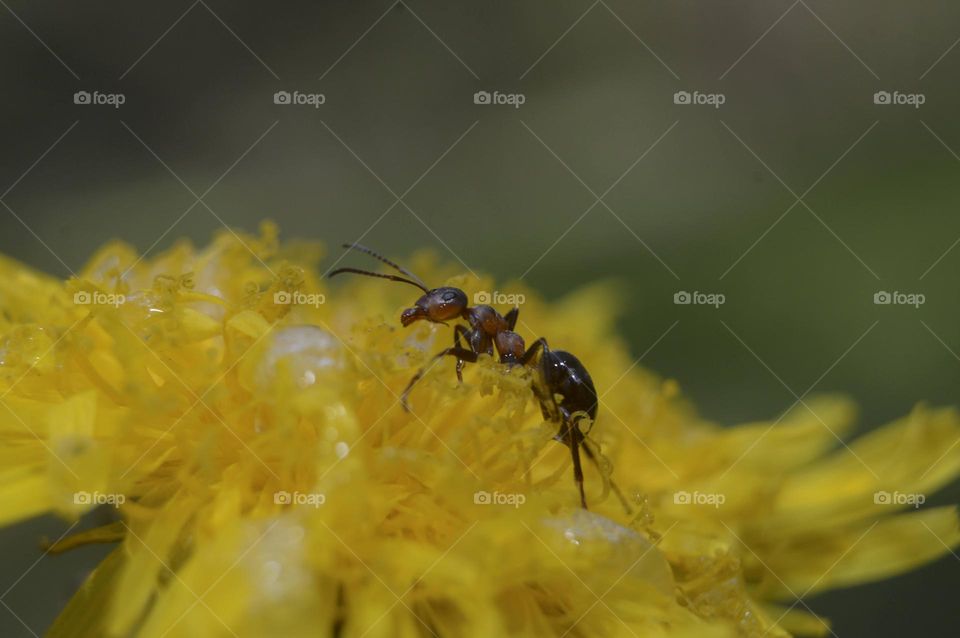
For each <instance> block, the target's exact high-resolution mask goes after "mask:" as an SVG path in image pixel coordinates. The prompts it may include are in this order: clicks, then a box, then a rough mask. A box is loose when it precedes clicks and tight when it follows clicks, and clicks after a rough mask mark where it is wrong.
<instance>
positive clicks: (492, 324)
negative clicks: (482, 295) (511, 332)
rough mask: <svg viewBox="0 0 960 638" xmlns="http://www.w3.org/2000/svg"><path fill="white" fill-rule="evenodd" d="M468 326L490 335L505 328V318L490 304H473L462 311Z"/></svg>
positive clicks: (494, 334)
mask: <svg viewBox="0 0 960 638" xmlns="http://www.w3.org/2000/svg"><path fill="white" fill-rule="evenodd" d="M464 314H465V315H466V319H467V321H469V322H470V327H471V328H473V329H474V330H480V331H481V332H483V333H484V334H486V335H489V336H490V337H494V336H496V335H497V334H498V333H500V332H503V331H504V330H506V329H507V322H506V320H505V319H504V318H503V317H502V316H501V315H500V313H499V312H497V311H496V310H495V309H494V308H493V307H492V306H485V305H481V306H473V307H472V308H468V309H467V310H466V312H465V313H464Z"/></svg>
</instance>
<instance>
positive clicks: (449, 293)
mask: <svg viewBox="0 0 960 638" xmlns="http://www.w3.org/2000/svg"><path fill="white" fill-rule="evenodd" d="M456 298H457V293H455V292H453V291H452V290H448V291H447V292H445V293H443V300H444V301H446V302H450V301H453V300H454V299H456Z"/></svg>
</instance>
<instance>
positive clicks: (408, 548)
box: [0, 225, 960, 637]
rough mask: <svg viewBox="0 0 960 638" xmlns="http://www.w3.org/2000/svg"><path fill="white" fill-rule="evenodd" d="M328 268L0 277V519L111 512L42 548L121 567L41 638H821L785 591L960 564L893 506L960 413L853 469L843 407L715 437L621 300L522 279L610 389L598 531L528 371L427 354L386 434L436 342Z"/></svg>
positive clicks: (949, 540)
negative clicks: (561, 293) (620, 323)
mask: <svg viewBox="0 0 960 638" xmlns="http://www.w3.org/2000/svg"><path fill="white" fill-rule="evenodd" d="M321 254H322V253H321V251H320V249H319V248H318V247H317V246H314V245H310V244H295V245H294V244H291V245H283V246H281V245H280V244H279V243H278V241H277V238H276V231H275V229H274V228H273V227H271V226H269V225H266V226H264V228H263V229H262V231H261V233H260V234H259V235H257V236H237V235H234V234H232V233H225V234H223V235H221V236H219V237H218V238H216V239H215V241H213V242H212V243H211V244H210V245H209V246H207V247H205V248H202V249H196V248H194V247H192V246H190V245H189V244H187V243H180V244H177V245H176V246H175V247H173V248H171V249H170V250H168V251H166V252H165V253H163V254H160V255H156V256H149V255H148V256H141V255H138V254H137V253H136V252H135V251H134V250H133V249H131V248H130V247H128V246H125V245H123V244H119V243H115V244H111V245H108V246H106V247H105V248H103V249H102V250H100V251H99V252H98V253H97V254H96V255H94V257H93V258H92V259H91V261H90V263H89V264H88V265H87V266H86V268H84V269H83V271H82V272H81V273H79V276H78V277H77V278H76V279H73V280H71V281H69V282H67V283H66V284H64V283H63V282H61V281H58V280H55V279H53V278H50V277H47V276H45V275H43V274H40V273H37V272H34V271H31V270H30V269H28V268H26V267H24V266H22V265H20V264H17V263H14V262H12V261H10V260H8V259H5V258H0V309H2V311H3V312H2V313H0V327H2V329H3V330H2V332H3V335H4V339H3V342H2V344H0V354H2V356H0V360H2V365H0V395H2V399H0V403H2V405H3V410H0V437H2V440H3V442H4V445H3V447H2V450H3V452H2V454H3V459H2V460H3V463H2V466H0V467H2V468H3V469H2V470H0V472H2V474H0V523H3V524H10V523H13V522H15V521H19V520H23V519H25V518H28V517H31V516H36V515H38V514H41V513H44V512H56V513H59V514H60V515H62V516H63V517H65V518H67V519H76V518H77V517H79V516H80V515H81V514H83V513H84V512H86V511H89V510H90V509H92V508H93V507H95V506H97V505H98V504H107V505H108V506H115V507H117V509H118V518H117V521H116V522H115V523H113V524H111V525H108V526H105V527H102V528H99V529H96V530H93V531H91V532H85V533H81V534H77V535H74V536H71V537H67V538H65V539H62V540H61V541H59V542H57V543H56V544H54V546H52V547H51V548H50V549H51V551H53V552H59V551H64V550H66V549H69V548H70V547H72V546H76V545H78V544H82V543H87V542H114V543H116V547H115V549H114V550H113V552H112V553H111V554H110V555H109V557H108V558H107V559H106V560H105V561H104V562H103V563H102V564H101V565H100V566H99V567H98V568H97V569H96V571H95V572H94V573H93V574H92V575H91V576H90V578H89V580H88V581H87V582H86V583H85V584H84V585H83V587H82V588H81V590H80V591H79V592H78V593H77V594H76V596H75V597H74V599H73V600H72V602H71V603H70V604H69V605H68V607H67V608H66V609H65V610H64V611H63V613H62V614H61V616H60V618H59V619H58V621H57V622H56V624H55V625H54V627H53V629H52V631H51V634H52V635H53V636H127V635H137V636H149V637H154V636H156V637H159V636H177V635H184V636H214V635H227V636H229V635H236V636H263V635H282V636H299V635H304V636H306V635H310V636H313V635H335V636H354V637H361V636H371V637H373V636H426V635H436V636H484V637H485V636H495V635H517V636H565V635H566V636H596V635H602V636H691V637H693V636H696V637H700V636H708V637H709V636H762V635H771V636H783V635H787V632H788V631H791V632H802V633H822V632H823V631H825V629H826V625H825V624H823V621H821V620H819V619H818V618H816V617H814V616H813V615H812V614H811V613H809V611H808V610H807V609H806V607H805V604H803V603H802V601H801V602H800V604H797V600H798V597H802V596H805V595H807V594H810V593H813V592H819V591H821V590H824V589H829V588H831V587H838V586H846V585H851V584H855V583H861V582H865V581H869V580H876V579H881V578H885V577H888V576H890V575H891V574H895V573H898V572H902V571H904V570H908V569H911V568H913V567H915V566H917V565H919V564H922V563H924V562H927V561H930V560H933V559H935V558H937V557H938V556H940V555H942V554H944V553H945V552H946V551H947V550H948V548H952V547H956V546H957V545H958V544H960V532H958V528H957V518H956V515H955V512H954V510H953V508H924V509H921V510H919V511H914V508H913V507H911V506H912V505H917V504H918V502H917V501H918V500H923V499H924V498H925V497H926V495H929V494H932V493H933V492H934V491H935V490H936V489H938V488H939V487H941V486H942V485H944V484H945V483H947V482H948V481H950V480H952V479H954V478H956V477H957V475H958V474H960V447H958V446H955V445H954V444H955V443H956V441H957V439H958V438H960V420H958V417H957V414H956V413H955V412H954V411H953V410H949V409H929V408H924V407H919V408H917V409H916V410H915V411H914V412H913V413H912V414H910V415H909V416H907V417H905V418H904V419H902V420H900V421H898V422H895V423H893V424H890V425H888V426H886V427H884V428H882V429H878V430H875V431H874V432H872V433H871V434H868V435H865V436H863V437H860V438H858V439H856V440H854V441H853V442H851V443H850V445H849V448H847V447H842V446H838V445H837V441H838V437H841V438H842V437H843V436H844V435H846V434H848V433H849V431H850V427H851V424H852V422H853V416H854V415H853V413H854V410H853V408H852V406H851V405H850V404H849V403H848V402H846V401H845V400H844V399H842V398H837V397H824V398H821V399H819V400H816V401H811V402H810V403H809V409H807V408H806V407H803V406H801V407H800V408H798V409H796V410H795V411H793V412H792V413H790V414H789V415H788V416H787V417H786V418H784V419H782V420H780V421H779V422H772V423H753V424H746V425H743V426H740V427H735V428H720V427H718V426H716V425H714V424H711V423H709V422H707V421H705V420H703V419H702V418H700V417H698V416H697V415H696V413H695V412H693V411H692V409H691V408H690V407H689V406H688V405H687V404H686V403H685V402H684V401H683V400H682V399H681V398H680V396H679V393H678V390H677V386H676V384H675V383H673V382H670V381H662V380H660V379H658V378H657V377H655V376H654V375H652V374H651V373H649V372H647V371H644V370H642V369H640V368H638V367H631V364H632V361H631V360H630V357H629V356H628V355H627V354H626V348H625V347H624V344H623V343H622V342H621V341H619V340H618V339H616V338H615V337H611V336H610V335H611V334H612V332H613V324H612V322H613V319H614V314H615V312H616V303H615V299H616V294H615V291H614V290H612V289H611V288H609V287H607V286H602V285H601V286H593V287H590V288H587V289H584V290H581V291H578V292H574V293H572V294H571V295H570V296H569V297H567V298H566V299H564V300H561V301H560V302H557V303H553V304H546V303H545V302H543V301H542V300H541V299H540V298H538V297H537V296H536V295H535V294H534V293H533V292H532V291H530V290H527V289H524V288H523V287H522V286H520V285H519V284H517V285H511V287H510V289H511V290H513V291H516V292H517V293H519V294H523V295H524V296H525V303H524V305H523V307H522V312H521V316H520V319H521V321H520V324H519V326H518V331H519V332H521V333H522V334H524V335H525V336H526V337H527V339H528V341H530V342H532V339H533V337H535V336H540V335H546V336H548V337H549V339H550V343H551V344H552V345H553V346H555V347H560V348H563V349H566V350H569V351H571V352H574V353H576V354H577V355H578V356H580V358H581V359H582V360H583V361H584V363H585V364H586V365H587V367H588V369H589V370H590V372H591V374H592V375H593V378H594V380H595V382H596V384H597V387H598V388H599V390H600V394H601V395H602V403H601V407H600V412H599V417H598V421H597V423H596V424H595V427H593V426H591V430H590V434H589V438H590V445H591V446H592V449H594V450H599V451H601V452H602V457H601V462H600V463H599V468H598V467H595V466H591V465H589V464H587V465H586V466H585V471H586V474H587V477H586V487H587V500H588V502H589V503H590V506H591V509H590V511H584V510H582V509H580V508H579V507H578V501H579V498H578V495H577V491H576V488H575V486H574V483H573V480H572V476H571V470H570V453H569V450H567V448H565V447H564V446H563V445H561V444H559V443H557V442H555V441H554V440H553V439H552V437H553V435H554V434H555V433H556V429H557V426H556V425H555V424H551V423H544V422H543V418H542V415H541V412H540V409H539V406H538V405H537V404H536V402H535V401H534V399H533V397H532V393H531V392H530V375H529V374H528V373H527V372H526V371H525V370H523V369H519V368H516V369H512V370H506V369H505V368H503V367H502V366H500V365H499V364H497V363H495V362H494V361H492V360H491V359H490V358H489V357H482V358H481V361H480V362H479V363H478V364H477V365H471V366H468V368H467V370H466V380H465V383H464V384H463V385H458V384H457V382H456V378H455V375H454V371H453V362H452V361H441V362H440V363H439V364H438V365H436V366H435V367H434V368H432V369H430V371H429V372H428V373H427V374H426V376H425V377H424V379H423V380H422V381H421V383H420V384H419V385H418V386H417V387H416V389H415V391H414V392H413V394H412V395H411V404H412V409H413V411H412V413H408V412H406V411H404V409H403V408H402V406H401V405H400V403H399V394H400V393H401V392H402V390H403V388H404V387H405V385H406V383H407V381H408V380H409V379H410V377H411V376H412V375H413V373H414V372H415V371H416V370H417V369H419V368H420V367H421V366H423V365H425V364H426V363H428V361H429V358H430V356H431V355H432V354H433V353H435V352H436V351H438V350H440V349H441V348H443V347H447V346H449V345H451V343H452V335H451V330H450V328H449V327H444V326H441V325H436V324H426V323H423V322H421V323H418V324H415V325H414V326H411V327H409V328H406V329H404V328H401V327H400V325H399V321H398V318H399V312H400V310H401V309H402V308H403V307H405V306H408V305H410V301H412V296H413V295H411V293H412V292H413V291H412V289H410V288H408V287H405V286H398V285H396V284H389V283H386V282H383V281H380V280H371V279H366V278H359V277H355V278H343V280H342V281H337V284H338V285H336V286H329V285H328V282H327V281H325V280H322V279H321V278H320V273H319V271H318V270H317V268H316V264H317V262H318V260H319V257H320V256H321ZM412 266H413V270H414V271H415V272H417V273H419V274H421V275H422V276H424V278H425V279H426V280H427V281H429V282H431V283H433V284H435V285H439V284H441V283H442V282H445V283H447V284H450V285H455V286H459V287H461V288H463V289H464V290H466V292H467V293H468V295H470V296H471V298H472V295H473V294H475V293H476V292H478V291H480V290H492V289H494V286H493V283H492V282H491V281H489V280H480V281H477V280H475V279H472V278H468V277H465V276H464V275H462V274H458V272H457V271H456V270H455V269H452V268H451V267H449V266H442V265H438V264H436V263H434V262H433V260H432V259H431V258H430V257H429V256H420V257H418V258H417V259H415V261H414V263H413V264H412ZM414 294H415V293H414ZM584 307H590V308H591V309H593V310H592V311H591V315H590V317H589V319H587V318H584V317H583V315H582V311H581V309H582V308H584ZM625 370H628V372H627V373H626V374H624V371H625ZM608 475H609V476H610V477H612V478H613V479H614V480H615V481H616V482H617V483H618V484H619V486H620V488H621V489H622V490H623V492H624V493H625V494H626V495H627V498H628V500H629V501H630V502H631V503H632V506H631V509H632V513H630V514H628V513H627V512H626V511H624V509H623V508H622V507H621V505H620V503H619V502H618V501H617V499H615V498H607V495H608V492H609V489H608V488H609V482H608V481H607V480H605V477H606V476H608ZM905 511H906V513H904V512H905Z"/></svg>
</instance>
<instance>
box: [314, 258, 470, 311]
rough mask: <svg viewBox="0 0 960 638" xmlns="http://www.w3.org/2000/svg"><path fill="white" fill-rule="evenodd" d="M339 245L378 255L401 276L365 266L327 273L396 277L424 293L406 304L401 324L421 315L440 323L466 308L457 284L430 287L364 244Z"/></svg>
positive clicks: (334, 274)
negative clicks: (412, 304) (415, 301)
mask: <svg viewBox="0 0 960 638" xmlns="http://www.w3.org/2000/svg"><path fill="white" fill-rule="evenodd" d="M343 247H344V248H346V249H348V250H356V251H359V252H362V253H364V254H366V255H369V256H371V257H373V258H374V259H378V260H380V261H382V262H383V263H385V264H387V265H388V266H390V267H391V268H393V269H394V270H396V271H397V272H399V273H400V274H401V275H403V276H402V277H401V276H398V275H390V274H386V273H378V272H371V271H369V270H360V269H358V268H337V269H336V270H334V271H332V272H331V273H330V275H329V276H330V277H334V276H336V275H339V274H341V273H353V274H356V275H365V276H367V277H379V278H381V279H389V280H390V281H399V282H401V283H405V284H410V285H411V286H415V287H417V288H419V289H420V290H422V291H423V292H424V293H425V294H424V295H423V296H422V297H420V298H419V299H417V303H416V304H414V306H413V308H407V309H406V310H404V311H403V314H401V315H400V323H402V324H403V325H404V326H409V325H410V324H411V323H413V322H414V321H419V320H420V319H425V320H427V321H432V322H434V323H443V322H445V321H449V320H451V319H456V318H457V317H459V316H460V315H461V314H462V313H463V311H464V310H466V309H467V295H466V293H465V292H463V291H462V290H460V289H459V288H451V287H446V286H445V287H443V288H434V289H432V290H431V289H429V288H427V285H426V284H424V283H423V282H422V281H421V280H420V278H419V277H417V276H416V275H414V274H413V273H412V272H410V271H409V270H407V269H406V268H404V267H402V266H399V265H397V264H395V263H394V262H392V261H390V260H389V259H387V258H386V257H384V256H383V255H380V254H379V253H376V252H374V251H372V250H370V249H369V248H367V247H366V246H361V245H360V244H343Z"/></svg>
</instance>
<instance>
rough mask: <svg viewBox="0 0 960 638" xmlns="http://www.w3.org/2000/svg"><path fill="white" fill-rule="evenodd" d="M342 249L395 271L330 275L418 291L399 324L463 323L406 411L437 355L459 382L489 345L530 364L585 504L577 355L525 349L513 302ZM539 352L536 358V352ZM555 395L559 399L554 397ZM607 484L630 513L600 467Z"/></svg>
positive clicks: (591, 403)
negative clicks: (435, 282) (501, 307)
mask: <svg viewBox="0 0 960 638" xmlns="http://www.w3.org/2000/svg"><path fill="white" fill-rule="evenodd" d="M342 247H343V248H346V249H348V250H356V251H358V252H362V253H364V254H366V255H369V256H370V257H373V258H374V259H377V260H379V261H381V262H383V263H385V264H387V265H388V266H390V267H391V268H393V269H394V270H396V271H397V272H399V273H400V275H402V276H400V275H393V274H385V273H378V272H372V271H369V270H361V269H359V268H337V269H336V270H333V271H331V272H330V274H329V275H328V276H329V277H334V276H336V275H339V274H342V273H353V274H357V275H365V276H367V277H379V278H382V279H389V280H390V281H399V282H402V283H406V284H410V285H411V286H415V287H417V288H419V289H420V290H422V291H423V293H424V294H423V296H421V297H420V298H419V299H418V300H417V301H416V302H415V303H414V305H413V307H411V308H407V309H406V310H404V311H403V313H402V314H401V315H400V323H402V324H403V325H404V327H406V326H409V325H410V324H412V323H414V322H416V321H421V320H424V321H429V322H431V323H441V324H444V325H447V322H448V321H455V320H457V319H463V320H465V321H466V322H467V323H468V324H469V326H470V327H469V328H467V327H466V326H464V325H463V324H456V325H454V327H453V347H450V348H445V349H444V350H441V351H440V352H438V353H437V354H435V355H434V356H433V358H432V359H431V361H430V364H428V365H427V366H424V367H423V368H421V369H420V370H419V371H418V372H417V373H416V374H415V375H414V376H413V378H412V379H410V382H409V383H408V384H407V387H406V389H405V390H404V391H403V394H402V395H401V397H400V402H401V404H402V405H403V408H404V409H405V410H406V411H408V412H409V411H410V406H409V404H408V403H407V397H408V396H409V395H410V391H411V390H412V389H413V386H414V385H416V383H417V382H418V381H419V380H420V379H421V378H422V377H423V375H424V374H425V373H426V371H427V370H428V369H429V368H430V367H432V365H433V363H434V362H435V361H437V360H438V359H441V358H443V357H447V356H452V357H456V359H457V379H458V380H459V381H460V382H462V381H463V367H464V364H466V363H476V362H477V359H478V358H479V356H480V355H481V354H488V355H491V356H492V355H493V354H494V349H496V352H497V354H498V355H499V357H500V363H503V364H506V365H509V366H513V365H522V366H528V367H530V368H531V369H532V370H533V371H534V372H535V373H536V375H535V377H534V382H533V384H532V389H533V393H534V396H535V397H536V399H537V401H538V402H539V403H540V410H541V412H542V413H543V418H544V419H545V420H547V421H550V422H553V423H559V424H560V430H559V431H558V432H557V434H556V435H555V436H554V437H553V438H554V439H555V440H556V441H559V442H561V443H563V444H565V445H566V446H567V447H569V448H570V453H571V455H572V457H573V478H574V481H575V482H576V484H577V488H578V489H579V491H580V506H581V507H583V508H584V509H587V499H586V496H585V494H584V490H583V468H582V466H581V464H580V449H581V448H582V449H583V451H584V453H585V454H586V455H587V458H589V459H590V461H592V462H593V463H594V465H596V466H597V468H598V469H601V468H600V463H599V460H598V459H597V456H596V455H595V454H594V452H593V450H591V449H590V448H589V447H588V446H587V444H586V441H585V439H586V435H585V434H584V433H583V432H582V431H581V430H580V427H579V422H580V421H581V420H582V419H583V418H585V417H586V418H589V419H590V423H591V424H592V423H594V422H595V421H596V419H597V404H598V399H597V391H596V388H594V385H593V379H591V378H590V373H589V372H587V369H586V367H584V365H583V364H582V363H581V362H580V360H579V359H577V357H575V356H574V355H572V354H570V353H569V352H565V351H563V350H551V349H550V347H549V346H548V345H547V340H546V339H545V338H543V337H541V338H539V339H537V340H536V341H534V342H533V344H532V345H531V346H530V347H529V348H527V347H526V344H525V343H524V340H523V337H521V336H520V335H519V334H517V333H516V332H514V327H515V326H516V324H517V318H518V317H519V315H520V309H519V308H517V307H514V308H513V309H512V310H510V311H509V312H508V313H507V314H506V315H501V314H500V313H499V312H497V310H496V309H494V308H493V307H491V306H488V305H477V306H470V305H468V302H467V294H466V293H465V292H464V291H462V290H460V289H459V288H454V287H452V286H443V287H440V288H428V287H427V285H426V284H425V283H423V281H422V280H421V279H420V278H419V277H417V276H416V275H414V274H413V273H412V272H410V271H409V270H407V269H406V268H403V267H402V266H399V265H398V264H396V263H394V262H392V261H390V260H389V259H387V258H386V257H384V256H382V255H380V254H379V253H377V252H375V251H373V250H371V249H370V248H367V247H366V246H361V245H360V244H356V243H354V244H342ZM461 337H463V339H464V340H465V341H466V343H467V345H468V346H469V348H465V347H463V345H462V343H461V341H460V338H461ZM538 353H539V354H540V356H539V358H538V357H537V354H538ZM558 395H559V397H560V398H559V402H558ZM600 473H601V475H604V478H605V480H606V481H607V483H608V485H609V486H610V487H611V488H612V489H613V491H614V493H615V494H616V495H617V497H618V498H619V500H620V502H621V504H622V505H623V507H624V509H626V510H627V512H628V513H632V510H631V508H630V506H629V505H628V504H627V500H626V499H625V498H624V496H623V494H622V493H621V492H620V489H619V488H618V487H617V486H616V484H615V483H614V482H613V480H612V479H610V478H609V477H607V476H606V475H605V474H604V472H603V471H602V469H601V472H600Z"/></svg>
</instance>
